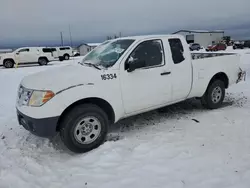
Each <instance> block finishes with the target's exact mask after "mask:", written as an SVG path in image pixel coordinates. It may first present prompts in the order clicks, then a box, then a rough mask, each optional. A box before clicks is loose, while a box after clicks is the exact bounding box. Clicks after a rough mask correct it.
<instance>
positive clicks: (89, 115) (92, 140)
mask: <svg viewBox="0 0 250 188" xmlns="http://www.w3.org/2000/svg"><path fill="white" fill-rule="evenodd" d="M108 125H109V121H108V116H107V114H106V113H105V112H104V111H103V110H102V109H101V108H100V107H98V106H96V105H94V104H83V105H79V106H76V107H75V108H73V109H72V110H71V111H70V112H69V113H68V114H66V115H65V117H64V118H63V120H62V122H61V125H60V127H61V130H60V135H61V139H62V141H63V143H64V144H65V145H66V146H67V148H68V149H69V150H71V151H73V152H75V153H84V152H88V151H90V150H92V149H95V148H97V147H99V146H100V145H101V144H102V143H103V142H104V140H105V138H106V136H107V133H108Z"/></svg>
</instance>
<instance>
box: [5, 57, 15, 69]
mask: <svg viewBox="0 0 250 188" xmlns="http://www.w3.org/2000/svg"><path fill="white" fill-rule="evenodd" d="M14 64H15V62H14V61H13V60H12V59H6V60H4V61H3V66H4V67H5V68H13V67H14Z"/></svg>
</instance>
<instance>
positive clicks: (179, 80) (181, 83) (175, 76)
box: [168, 38, 193, 101]
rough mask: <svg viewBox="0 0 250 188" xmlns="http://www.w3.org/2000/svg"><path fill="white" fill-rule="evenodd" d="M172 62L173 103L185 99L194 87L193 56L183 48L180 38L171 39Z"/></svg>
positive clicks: (170, 55) (169, 41)
mask: <svg viewBox="0 0 250 188" xmlns="http://www.w3.org/2000/svg"><path fill="white" fill-rule="evenodd" d="M168 43H169V47H170V53H171V54H168V55H169V57H170V61H171V63H172V66H171V67H172V69H171V74H172V84H173V86H172V87H173V94H172V97H173V101H179V100H183V99H185V98H186V97H187V96H188V94H189V92H190V90H191V87H192V76H193V75H192V64H191V55H190V51H189V50H188V48H187V47H186V46H185V47H184V46H183V44H184V43H182V41H181V40H180V38H170V39H169V40H168Z"/></svg>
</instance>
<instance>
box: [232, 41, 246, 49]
mask: <svg viewBox="0 0 250 188" xmlns="http://www.w3.org/2000/svg"><path fill="white" fill-rule="evenodd" d="M233 49H244V42H243V41H236V42H234V45H233Z"/></svg>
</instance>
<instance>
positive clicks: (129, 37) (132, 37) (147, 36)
mask: <svg viewBox="0 0 250 188" xmlns="http://www.w3.org/2000/svg"><path fill="white" fill-rule="evenodd" d="M181 36H182V35H178V34H175V35H138V36H127V37H121V38H117V39H118V40H119V39H134V40H141V39H150V38H164V37H181Z"/></svg>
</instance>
